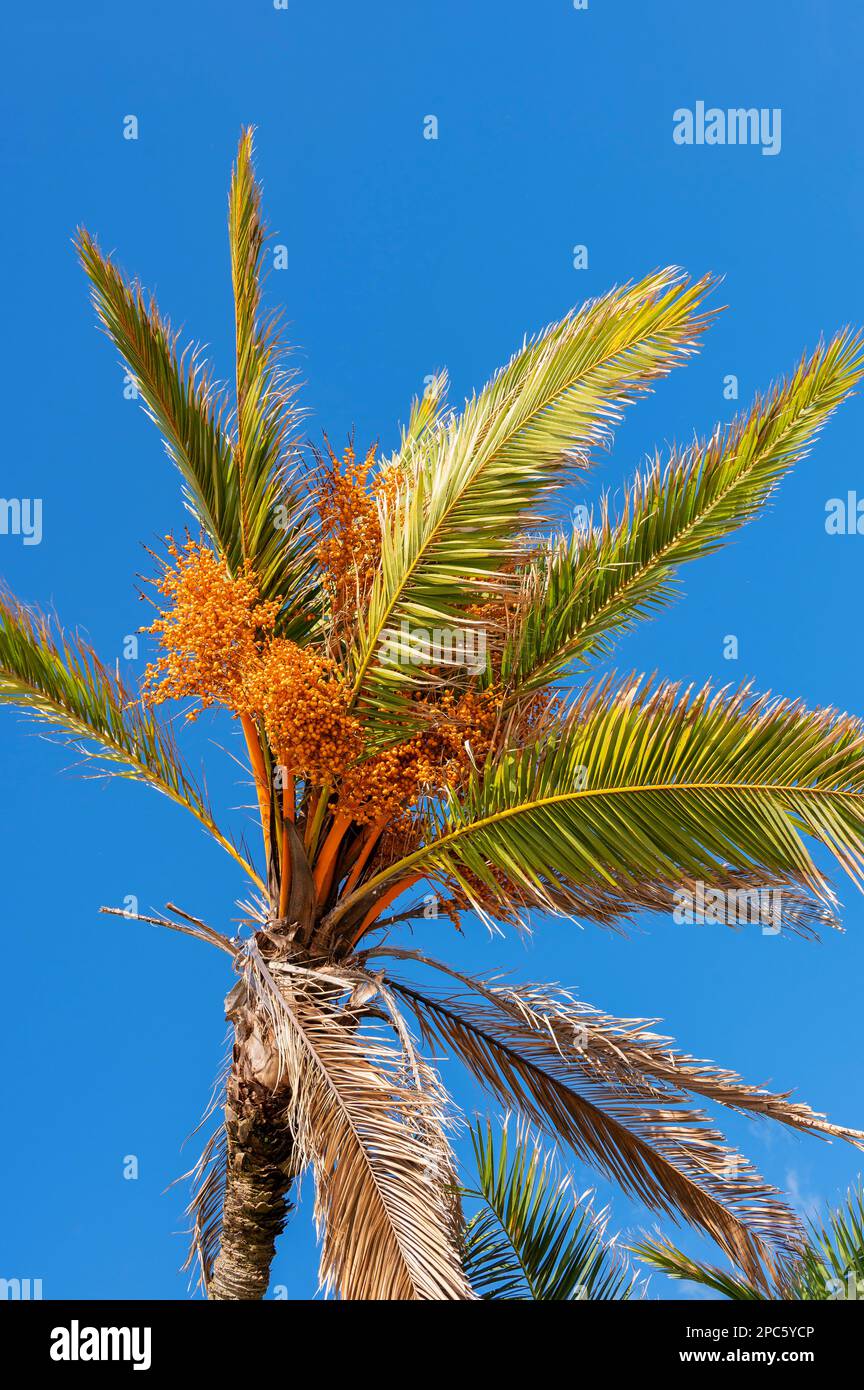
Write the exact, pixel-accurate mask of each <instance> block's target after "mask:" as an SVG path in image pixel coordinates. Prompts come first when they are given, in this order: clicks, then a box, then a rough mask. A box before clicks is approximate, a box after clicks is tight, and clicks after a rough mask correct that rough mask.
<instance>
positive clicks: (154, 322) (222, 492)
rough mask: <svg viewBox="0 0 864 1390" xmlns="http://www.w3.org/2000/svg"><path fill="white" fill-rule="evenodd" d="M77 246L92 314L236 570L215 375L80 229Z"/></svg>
mask: <svg viewBox="0 0 864 1390" xmlns="http://www.w3.org/2000/svg"><path fill="white" fill-rule="evenodd" d="M76 246H77V250H78V254H79V256H80V258H81V263H82V265H83V267H84V270H85V271H86V273H87V276H88V278H89V280H90V283H91V285H92V294H93V304H94V307H95V309H96V313H97V316H98V318H99V320H100V322H101V323H102V325H103V327H104V328H105V331H106V332H107V334H108V336H109V337H110V339H111V341H112V342H113V343H114V345H115V347H116V348H117V349H118V351H119V353H120V355H121V357H122V358H123V360H124V362H126V363H127V365H128V367H129V370H130V371H131V373H132V375H133V377H134V379H135V383H136V385H137V387H138V390H139V391H140V393H141V396H142V399H143V401H144V404H145V406H146V409H147V413H148V414H149V415H150V417H151V419H152V420H153V421H154V423H155V424H156V425H157V426H158V428H159V430H160V431H161V433H162V435H163V436H164V439H165V442H166V445H167V447H168V452H169V454H170V455H171V458H172V459H173V460H174V462H175V463H176V465H177V467H178V468H179V470H180V473H181V475H182V477H183V481H184V484H185V492H186V500H187V503H188V505H189V508H190V510H191V511H192V513H193V515H194V516H195V518H196V519H197V520H198V521H199V522H200V524H201V525H202V526H203V528H204V530H205V531H206V532H207V534H208V535H209V536H210V538H211V540H212V541H213V543H214V545H215V546H216V548H217V549H218V550H219V552H220V554H222V555H224V557H225V559H226V560H227V561H228V562H229V564H230V565H231V566H232V568H234V569H238V568H240V566H241V565H242V560H243V556H242V548H241V544H240V524H239V504H238V494H237V477H236V473H235V470H234V465H233V459H232V454H231V444H230V440H229V437H228V430H227V422H228V417H229V414H230V409H231V406H230V401H229V399H228V397H227V394H226V392H225V389H224V387H221V386H218V385H217V384H216V383H215V382H214V381H213V378H212V376H211V374H210V371H209V369H208V367H207V365H206V364H205V363H204V361H203V360H202V358H201V355H200V352H199V351H198V350H197V349H194V348H186V349H184V350H181V348H180V347H179V341H178V340H179V334H178V333H177V332H175V330H173V329H172V327H171V325H170V323H169V322H168V320H167V319H165V318H163V317H162V315H161V314H160V312H159V309H158V307H157V305H156V302H155V300H154V299H152V298H151V299H150V300H149V301H148V300H147V299H145V296H144V292H143V290H142V289H141V287H140V286H139V285H137V284H134V283H132V282H129V281H127V280H125V279H124V277H123V275H122V274H121V272H120V271H119V270H118V268H117V266H116V265H115V264H114V262H113V260H112V259H111V258H110V257H109V256H106V255H103V253H102V251H100V249H99V247H98V245H97V244H96V241H95V240H94V239H93V237H91V235H90V233H89V232H88V231H86V230H85V229H83V228H81V229H79V232H78V238H77V241H76Z"/></svg>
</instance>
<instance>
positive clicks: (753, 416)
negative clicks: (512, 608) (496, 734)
mask: <svg viewBox="0 0 864 1390" xmlns="http://www.w3.org/2000/svg"><path fill="white" fill-rule="evenodd" d="M862 372H864V365H862V356H861V340H860V339H859V338H858V337H853V336H852V335H850V334H847V333H841V334H838V335H837V336H836V337H835V338H833V339H832V341H831V342H830V343H829V344H828V346H827V347H824V346H821V347H819V348H818V349H817V350H816V352H814V353H813V354H812V356H811V357H809V358H805V359H803V360H802V361H801V363H800V364H799V366H798V368H797V369H796V371H795V372H794V373H793V375H792V376H791V378H790V379H789V380H788V381H784V382H781V383H780V384H779V385H777V386H776V387H775V388H774V389H773V390H772V391H771V392H770V393H769V394H768V396H767V397H766V398H765V399H764V400H761V399H757V401H756V402H755V404H754V406H753V408H752V410H751V411H750V412H749V413H748V414H746V415H744V416H741V417H740V418H739V419H737V420H736V421H735V422H734V423H733V424H732V425H731V426H730V427H729V428H728V429H727V430H718V431H717V432H716V433H715V434H714V435H713V436H712V438H711V439H710V440H708V441H707V442H706V443H696V444H694V445H692V446H691V447H690V448H689V449H687V450H685V451H684V452H683V453H675V454H673V456H672V458H671V460H670V461H669V462H668V463H667V464H666V466H665V467H663V466H661V464H660V461H659V459H658V460H656V461H655V462H654V464H653V466H652V467H651V469H650V470H649V471H648V472H647V473H646V474H645V475H642V476H638V477H637V478H636V480H635V482H634V483H633V484H632V485H631V487H630V489H629V491H628V493H627V496H626V501H625V504H624V508H623V511H622V513H621V515H620V516H619V517H618V518H617V520H613V519H612V517H611V516H610V510H609V506H608V503H607V502H605V501H604V504H603V507H602V510H601V515H600V519H599V524H597V525H594V524H593V522H592V523H589V525H588V526H587V528H586V527H584V526H582V527H576V528H574V530H573V532H572V534H571V535H569V536H564V537H563V538H561V539H560V540H557V541H552V542H550V544H549V546H548V547H547V549H546V550H545V551H544V552H543V553H542V555H541V556H540V557H539V558H538V559H537V560H536V561H535V562H534V564H533V565H532V567H531V568H530V570H529V571H528V573H527V574H526V577H525V584H524V597H523V602H522V607H521V619H520V624H519V627H518V629H517V631H516V633H514V634H513V636H512V637H511V638H510V639H509V641H508V643H507V645H506V647H505V650H504V655H503V663H502V672H501V677H502V679H503V681H504V682H505V684H507V685H510V686H512V688H513V689H514V691H515V693H516V696H517V697H518V695H519V694H521V693H522V692H523V691H525V690H530V689H533V688H535V687H537V686H540V685H544V684H547V683H548V682H550V681H552V680H555V679H556V678H557V677H558V676H560V675H561V673H562V671H563V670H564V669H565V667H566V666H567V665H568V664H569V663H570V662H571V661H573V660H574V659H576V658H581V659H583V660H584V659H585V658H587V657H589V656H602V655H606V654H607V653H608V652H609V650H610V648H611V647H612V645H613V644H614V640H615V638H616V637H618V636H619V635H620V634H621V633H622V632H624V631H626V630H627V629H628V628H630V627H632V626H633V625H634V624H635V623H636V622H637V621H638V620H640V619H642V618H645V617H647V616H649V615H651V614H652V613H653V612H655V611H656V610H657V609H658V608H660V607H661V606H662V605H664V604H666V603H667V602H668V601H669V600H670V599H671V598H672V597H673V596H674V595H675V594H676V592H677V585H676V583H675V573H676V570H677V568H678V566H680V565H682V564H684V563H685V562H686V561H688V560H692V559H695V558H696V557H698V556H700V555H706V554H709V553H710V552H711V551H713V550H715V549H717V547H718V546H719V545H721V544H722V542H723V541H724V540H725V539H726V538H727V537H728V536H729V535H730V534H731V533H732V532H733V531H735V530H737V529H738V528H739V527H741V526H743V525H744V524H745V523H746V522H747V521H749V520H751V519H752V518H753V517H754V516H756V515H758V513H759V512H760V511H761V510H762V509H763V508H764V507H765V506H766V504H767V503H768V502H769V501H770V499H771V498H772V496H773V494H774V492H775V490H776V487H777V485H778V483H779V481H780V480H781V478H782V477H783V475H784V474H785V473H786V472H788V470H789V469H790V468H792V467H793V465H794V464H795V463H796V462H797V461H798V460H799V459H801V458H802V457H804V456H805V454H806V453H807V451H808V448H809V446H810V444H811V443H812V442H813V439H814V438H815V436H816V435H817V434H818V432H819V430H820V429H821V428H822V426H823V425H824V424H825V422H826V420H827V419H828V418H829V416H830V415H831V414H832V412H833V411H834V410H835V409H836V408H837V406H838V405H839V404H840V403H841V402H842V401H843V400H844V399H845V398H846V397H847V396H848V395H849V393H850V391H851V390H852V389H853V388H854V386H855V385H856V384H857V383H858V382H859V381H860V380H861V377H862Z"/></svg>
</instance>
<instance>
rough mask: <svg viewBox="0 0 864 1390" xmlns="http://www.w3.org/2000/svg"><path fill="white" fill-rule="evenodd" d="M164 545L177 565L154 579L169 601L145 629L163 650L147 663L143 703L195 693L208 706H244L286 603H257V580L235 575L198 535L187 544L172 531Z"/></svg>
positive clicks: (167, 568)
mask: <svg viewBox="0 0 864 1390" xmlns="http://www.w3.org/2000/svg"><path fill="white" fill-rule="evenodd" d="M166 548H167V551H168V554H169V555H170V556H171V558H172V559H173V561H174V564H173V565H166V567H165V569H164V571H163V573H162V574H161V575H160V577H159V578H158V579H156V580H155V581H154V586H155V588H156V590H157V591H158V593H159V594H161V596H162V598H163V599H165V600H167V603H166V605H165V607H164V609H163V612H162V616H161V617H160V618H157V619H156V621H155V622H154V623H152V624H151V625H150V627H147V628H145V629H144V631H145V632H150V633H154V634H155V635H156V636H158V638H159V645H160V647H162V648H163V651H164V653H165V654H164V655H162V656H160V657H159V658H158V660H157V661H156V663H155V665H153V666H149V667H148V668H147V672H146V675H145V680H144V699H145V702H146V703H148V704H156V703H157V702H158V701H160V700H172V699H173V700H180V699H186V698H188V697H190V696H192V697H194V698H195V699H198V700H200V701H201V705H202V707H204V708H206V707H207V706H208V705H212V704H216V703H219V704H222V705H227V706H228V708H229V709H234V710H237V711H239V712H244V711H245V709H246V702H245V696H244V693H243V690H244V682H245V680H246V674H247V672H248V671H249V668H250V666H251V665H253V664H254V662H255V661H256V660H257V659H258V652H259V646H260V641H261V637H262V635H266V634H267V633H269V632H272V631H273V626H274V624H275V622H276V615H277V614H278V612H279V609H280V607H281V604H280V603H279V602H278V601H276V602H271V603H261V602H259V598H258V589H257V587H256V585H255V584H254V582H253V581H252V580H250V579H247V578H245V577H243V576H236V575H231V574H230V573H229V571H228V567H227V565H226V564H225V562H224V561H223V560H221V559H219V557H218V556H216V555H214V554H213V551H212V550H209V549H208V548H207V547H206V546H202V545H199V544H198V543H197V542H196V541H193V540H191V539H190V540H187V541H186V544H185V546H184V547H183V550H182V551H181V550H180V549H179V548H178V546H177V545H176V543H175V541H174V540H173V539H172V537H170V536H169V537H168V540H167V542H166Z"/></svg>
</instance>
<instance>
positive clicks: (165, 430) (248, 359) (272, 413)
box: [76, 133, 317, 640]
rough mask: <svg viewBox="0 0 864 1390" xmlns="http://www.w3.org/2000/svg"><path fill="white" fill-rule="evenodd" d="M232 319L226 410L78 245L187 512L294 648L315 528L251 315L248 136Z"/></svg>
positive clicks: (305, 615) (148, 302)
mask: <svg viewBox="0 0 864 1390" xmlns="http://www.w3.org/2000/svg"><path fill="white" fill-rule="evenodd" d="M229 211H230V230H231V241H232V271H233V274H234V283H235V296H236V303H237V308H236V319H237V392H238V399H237V402H236V406H235V403H233V402H232V401H231V399H230V396H229V394H228V392H227V390H226V388H225V387H224V386H221V385H218V384H217V383H216V382H215V381H214V378H213V376H212V373H211V370H210V368H209V366H208V365H207V364H206V362H205V361H204V360H203V358H202V356H201V353H200V350H199V349H197V348H195V347H193V346H191V345H189V346H187V347H185V348H181V346H180V342H179V337H180V335H179V333H178V332H177V331H176V330H174V329H173V328H172V327H171V324H170V323H169V321H168V320H167V319H166V318H164V317H163V315H162V314H161V313H160V311H159V308H158V306H157V304H156V301H155V299H153V298H152V297H151V298H149V299H147V298H146V297H145V295H144V292H143V290H142V289H141V287H140V286H139V285H138V284H136V283H134V282H130V281H128V280H126V279H125V278H124V276H123V275H122V273H121V272H120V270H119V269H118V268H117V266H116V265H115V263H114V261H113V260H112V259H111V258H110V257H109V256H106V255H104V254H103V253H102V251H101V250H100V249H99V246H98V245H97V243H96V241H95V240H94V238H93V237H92V236H91V235H90V234H89V232H87V231H86V230H84V229H83V228H82V229H79V232H78V237H77V241H76V246H77V249H78V254H79V256H80V258H81V263H82V265H83V267H84V270H85V272H86V274H87V276H88V278H89V280H90V282H91V286H92V297H93V304H94V307H95V309H96V313H97V316H98V318H99V320H100V322H101V323H102V325H103V327H104V328H105V331H106V332H107V334H108V336H109V337H110V339H111V340H112V342H113V343H114V345H115V346H116V348H117V349H118V351H119V352H120V355H121V357H122V358H123V360H124V361H125V362H126V363H127V365H128V367H129V370H130V372H131V373H132V376H133V377H134V379H135V382H136V385H137V387H138V390H139V392H140V394H141V398H142V400H143V402H144V405H145V408H146V410H147V413H148V415H149V416H150V418H151V419H152V420H153V421H154V423H155V424H156V425H157V427H158V428H159V430H160V432H161V434H162V436H163V438H164V440H165V443H166V446H167V449H168V453H169V455H170V456H171V458H172V459H173V460H174V462H175V463H176V465H177V467H178V468H179V470H180V473H181V475H182V478H183V482H184V485H185V486H184V491H185V497H186V503H187V506H188V507H189V509H190V511H191V512H192V514H193V516H194V517H195V518H196V520H197V521H198V522H199V523H200V525H201V526H202V527H203V529H204V530H205V532H206V533H207V535H208V536H209V537H210V539H211V540H212V542H213V544H214V546H215V547H216V549H217V550H218V552H219V554H220V555H222V556H223V558H224V559H225V560H226V562H227V564H228V566H229V568H230V569H231V571H232V573H241V572H243V570H244V568H245V567H246V566H247V564H248V566H249V567H251V569H252V570H253V571H254V573H255V576H256V579H257V582H258V586H259V588H260V591H261V594H262V597H264V598H267V599H273V598H276V597H281V598H282V599H283V601H284V605H285V608H284V614H283V620H282V624H281V630H282V631H284V633H285V635H286V636H289V637H292V638H294V639H295V640H303V639H304V638H305V637H306V636H308V634H309V632H310V631H311V629H312V625H313V622H314V616H315V612H316V608H317V598H316V593H317V590H316V582H317V581H316V580H315V579H314V576H313V573H312V551H313V546H314V539H315V537H314V530H313V527H312V522H311V513H310V511H309V509H308V506H305V505H304V504H302V503H301V502H300V500H299V498H298V495H297V492H296V489H295V487H294V484H293V480H292V475H291V467H292V459H291V446H290V435H291V432H292V430H293V428H294V427H295V424H296V420H297V414H296V410H295V408H294V403H293V397H294V384H293V381H292V380H291V378H290V376H289V375H288V374H287V373H285V372H283V371H281V370H280V369H279V367H278V363H277V361H276V359H275V347H276V343H275V325H274V323H273V322H272V320H266V321H262V317H261V313H260V283H259V278H260V253H261V246H262V245H263V230H262V228H261V225H260V221H259V220H258V213H259V202H258V190H257V185H256V184H255V181H254V175H253V172H252V168H251V135H249V134H248V133H247V134H246V135H244V137H243V139H242V140H241V145H240V154H239V156H238V164H237V168H236V170H235V177H234V181H233V183H232V194H231V203H230V209H229Z"/></svg>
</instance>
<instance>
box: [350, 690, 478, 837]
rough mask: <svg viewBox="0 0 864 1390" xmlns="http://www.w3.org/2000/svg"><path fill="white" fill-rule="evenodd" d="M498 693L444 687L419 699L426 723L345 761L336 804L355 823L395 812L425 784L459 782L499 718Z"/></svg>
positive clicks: (439, 787) (454, 785)
mask: <svg viewBox="0 0 864 1390" xmlns="http://www.w3.org/2000/svg"><path fill="white" fill-rule="evenodd" d="M498 701H499V697H498V695H497V693H496V692H495V691H493V690H487V691H482V692H477V691H473V690H468V691H465V692H464V693H463V694H461V695H457V694H456V693H454V692H453V691H452V690H445V691H443V692H442V693H441V694H440V695H437V696H436V697H434V698H433V699H429V698H428V697H427V698H426V699H424V700H423V702H422V703H423V704H424V705H425V706H426V707H427V709H428V712H429V727H428V729H423V730H421V731H420V732H419V733H417V734H415V735H414V737H413V738H411V739H408V740H407V741H406V742H405V743H399V744H396V745H395V746H394V747H392V748H385V749H384V750H383V751H382V752H380V753H376V754H375V755H374V756H373V757H371V758H367V759H365V760H364V761H362V762H359V763H357V764H355V766H353V767H349V768H348V769H347V770H346V772H345V774H344V775H343V777H342V780H341V783H340V788H339V809H340V811H342V812H343V813H344V814H345V815H349V816H350V817H351V819H352V820H353V821H355V822H356V823H357V824H358V825H364V824H369V823H371V822H372V821H376V820H378V819H380V818H381V817H384V816H387V817H390V816H396V815H398V813H399V812H400V811H401V810H403V809H404V808H405V807H406V806H411V805H413V804H414V803H415V802H416V801H417V799H418V797H419V796H420V795H421V793H422V792H423V790H424V789H425V788H428V789H430V790H439V791H440V790H442V789H443V788H445V787H451V788H457V787H459V786H461V785H462V784H463V783H464V781H465V779H466V778H467V776H468V775H469V773H470V769H471V763H472V759H473V761H474V762H476V763H478V764H479V763H481V762H482V761H483V759H484V758H485V757H486V754H487V752H488V751H489V748H490V746H491V742H492V737H493V734H494V731H495V726H496V724H497V721H498Z"/></svg>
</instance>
